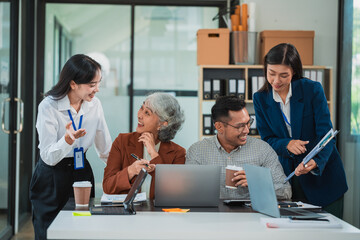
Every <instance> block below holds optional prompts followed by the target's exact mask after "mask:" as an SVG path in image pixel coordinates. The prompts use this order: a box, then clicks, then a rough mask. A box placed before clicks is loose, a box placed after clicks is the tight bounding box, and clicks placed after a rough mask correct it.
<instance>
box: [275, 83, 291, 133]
mask: <svg viewBox="0 0 360 240" xmlns="http://www.w3.org/2000/svg"><path fill="white" fill-rule="evenodd" d="M272 92H273V99H274V101H275V102H279V103H280V108H281V111H282V112H283V113H284V114H285V117H286V119H287V121H288V122H289V123H290V125H291V119H290V98H291V96H292V90H291V83H290V86H289V92H288V94H287V95H286V99H285V104H284V102H283V101H282V99H281V97H280V95H279V94H278V93H277V92H275V90H274V89H272ZM284 122H285V125H286V128H287V130H288V132H289V136H290V137H292V132H291V126H290V125H289V124H288V123H286V121H285V119H284Z"/></svg>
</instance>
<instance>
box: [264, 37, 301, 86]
mask: <svg viewBox="0 0 360 240" xmlns="http://www.w3.org/2000/svg"><path fill="white" fill-rule="evenodd" d="M268 64H271V65H273V64H274V65H277V64H282V65H287V66H289V67H291V69H292V70H293V77H292V79H291V81H295V80H298V79H300V78H302V63H301V59H300V55H299V53H298V51H297V50H296V48H295V47H294V45H292V44H290V43H280V44H278V45H276V46H275V47H273V48H271V49H270V51H269V52H268V53H267V54H266V55H265V58H264V75H265V80H266V81H265V84H264V86H262V87H261V89H260V90H259V91H260V92H261V91H269V90H270V83H269V82H268V79H267V66H268Z"/></svg>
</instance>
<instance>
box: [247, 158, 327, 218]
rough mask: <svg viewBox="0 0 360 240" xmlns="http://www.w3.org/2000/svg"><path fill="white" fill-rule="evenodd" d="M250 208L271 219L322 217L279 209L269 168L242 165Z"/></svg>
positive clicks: (295, 210)
mask: <svg viewBox="0 0 360 240" xmlns="http://www.w3.org/2000/svg"><path fill="white" fill-rule="evenodd" d="M244 169H245V174H246V179H247V183H248V188H249V193H250V200H251V207H252V209H253V210H255V211H258V212H260V213H263V214H265V215H268V216H271V217H276V218H280V217H287V218H288V217H294V218H303V219H306V218H321V217H325V216H323V215H320V214H317V213H314V212H311V211H308V210H305V209H300V208H280V209H279V206H278V202H277V199H276V194H275V189H274V184H273V180H272V176H271V172H270V169H269V168H264V167H258V166H253V165H248V164H244Z"/></svg>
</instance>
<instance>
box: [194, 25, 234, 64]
mask: <svg viewBox="0 0 360 240" xmlns="http://www.w3.org/2000/svg"><path fill="white" fill-rule="evenodd" d="M229 53H230V31H229V29H228V28H217V29H200V30H198V31H197V64H198V65H228V64H229V59H230V57H229Z"/></svg>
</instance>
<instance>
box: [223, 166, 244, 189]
mask: <svg viewBox="0 0 360 240" xmlns="http://www.w3.org/2000/svg"><path fill="white" fill-rule="evenodd" d="M225 170H226V173H225V187H227V188H230V189H237V187H235V183H236V182H233V181H231V179H233V178H234V177H235V175H234V173H236V172H238V171H241V170H243V168H242V167H237V166H234V165H228V166H227V167H226V168H225Z"/></svg>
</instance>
